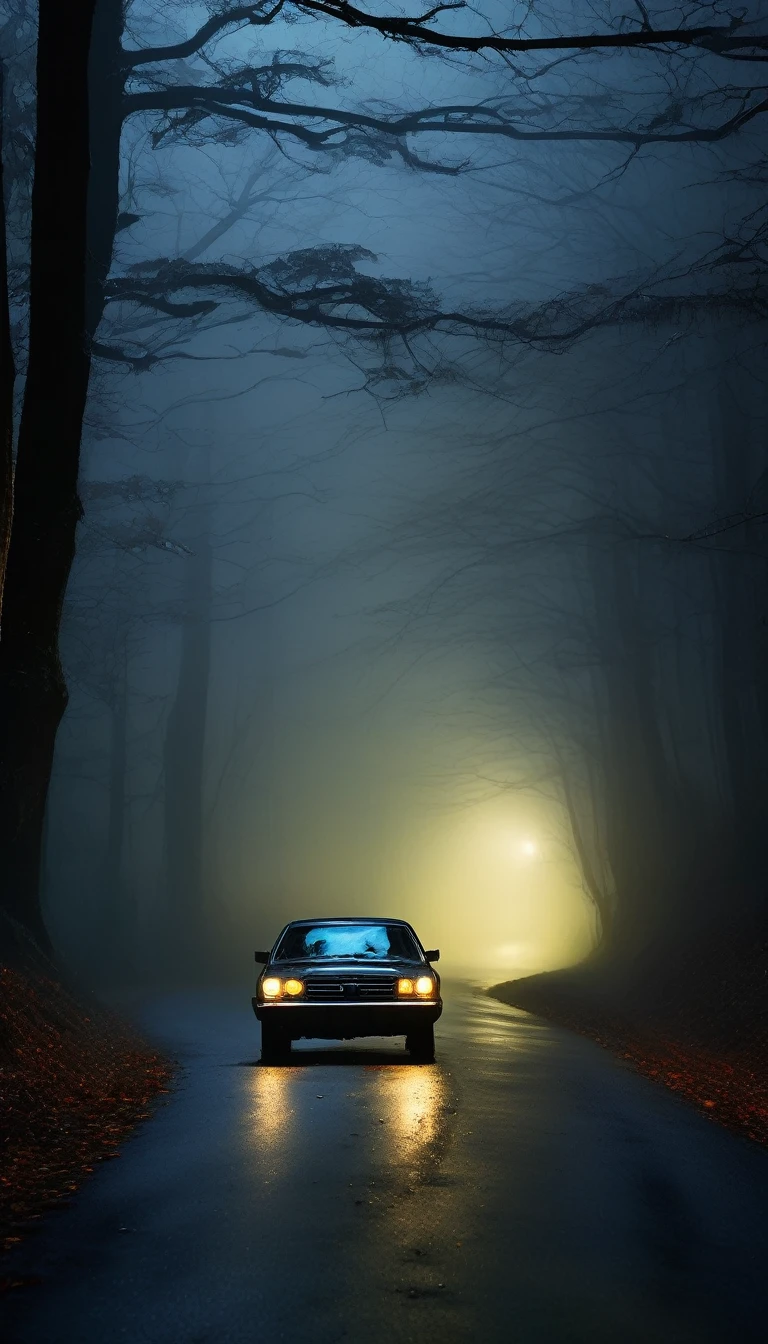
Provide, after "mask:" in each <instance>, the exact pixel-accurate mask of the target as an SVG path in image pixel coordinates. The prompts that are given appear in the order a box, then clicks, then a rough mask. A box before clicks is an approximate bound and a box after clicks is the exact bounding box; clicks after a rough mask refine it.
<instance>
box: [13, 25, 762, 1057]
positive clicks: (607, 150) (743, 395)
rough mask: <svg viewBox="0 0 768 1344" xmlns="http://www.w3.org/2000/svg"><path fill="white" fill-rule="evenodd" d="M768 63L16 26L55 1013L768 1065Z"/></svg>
mask: <svg viewBox="0 0 768 1344" xmlns="http://www.w3.org/2000/svg"><path fill="white" fill-rule="evenodd" d="M766 18H767V15H766V9H765V6H764V5H763V4H762V3H761V2H760V0H757V2H756V3H749V4H747V5H745V6H740V7H733V6H730V5H728V4H727V3H725V0H693V3H691V4H688V5H678V4H677V3H675V2H674V0H659V3H658V4H646V3H643V0H597V3H594V4H589V5H586V4H582V3H580V0H545V3H544V4H543V5H540V6H537V7H536V8H534V7H532V6H529V5H526V4H520V5H509V4H506V3H503V0H481V2H480V3H479V4H473V5H469V4H467V3H464V0H456V2H454V3H442V4H436V5H434V6H431V7H429V6H427V7H426V8H424V9H423V10H420V9H419V7H418V6H416V7H413V6H411V4H410V3H408V2H407V0H404V2H403V3H400V2H399V0H398V3H390V2H389V0H373V3H371V4H367V3H364V0H361V3H360V4H359V5H355V4H348V3H346V0H257V3H255V4H232V3H227V2H226V0H198V2H196V3H188V2H187V0H164V3H163V4H159V3H155V2H154V0H70V3H67V4H62V3H60V0H37V3H35V0H0V72H1V76H2V107H3V117H2V146H1V149H2V156H1V171H2V193H0V201H1V202H2V213H0V242H2V246H0V370H1V371H0V393H1V399H0V417H1V418H2V443H3V455H2V485H1V486H0V522H1V525H2V542H1V543H0V585H1V586H0V593H1V595H2V624H1V627H0V864H1V865H2V884H1V887H0V901H1V902H2V904H1V906H0V961H1V962H2V965H3V967H5V968H7V970H8V973H9V974H11V973H13V974H16V973H19V974H21V975H43V976H45V977H48V978H51V977H52V978H53V979H54V980H61V981H62V982H66V983H67V984H72V985H74V984H83V985H87V986H90V987H92V988H95V989H96V990H97V991H101V990H103V989H105V987H107V986H111V987H114V986H120V987H123V988H127V987H131V986H134V987H135V986H151V985H155V986H156V985H160V984H162V985H169V984H173V985H195V984H220V983H231V982H233V981H239V980H242V979H244V978H245V977H247V976H248V975H249V974H250V972H251V968H252V963H251V961H250V957H251V952H250V948H251V945H258V946H260V945H262V944H263V943H264V942H265V940H268V939H269V938H273V937H274V936H275V934H276V933H277V932H278V930H279V928H280V927H281V926H282V925H283V924H284V923H285V921H286V920H288V919H293V918H298V917H302V916H304V915H311V916H313V917H314V915H315V914H317V913H321V914H335V913H343V914H356V915H367V914H368V913H370V911H371V910H372V909H383V908H384V907H387V909H390V910H392V911H393V913H395V914H400V913H401V912H405V916H404V917H407V918H409V919H410V918H411V915H410V914H409V913H408V912H409V911H413V912H415V914H414V918H416V917H418V919H419V921H420V922H421V924H422V925H426V924H428V925H430V926H431V928H432V929H433V932H431V933H429V934H428V935H425V936H428V941H430V942H431V941H434V942H435V943H438V942H439V943H441V944H442V946H443V947H444V948H445V949H446V952H447V955H448V957H449V958H450V959H452V963H453V965H454V966H455V967H456V968H457V969H460V970H461V971H462V972H464V971H467V972H468V973H470V974H472V975H474V976H475V977H476V978H478V979H481V980H483V982H484V983H485V984H486V985H487V984H490V983H493V982H502V984H501V986H500V988H499V989H498V992H499V994H500V996H501V997H502V998H505V999H506V1001H507V1002H510V1003H515V1004H520V1005H522V1006H524V1007H526V1006H527V1007H533V1008H535V1009H536V1011H539V1012H541V1013H542V1014H543V1015H544V1016H551V1017H554V1018H555V1019H556V1020H561V1021H566V1022H568V1023H571V1024H575V1025H576V1026H577V1027H578V1028H579V1029H584V1030H587V1031H588V1032H592V1033H593V1034H595V1033H599V1032H603V1033H605V1032H607V1031H608V1032H609V1031H610V1030H616V1031H617V1032H618V1036H617V1040H618V1042H619V1045H618V1047H617V1048H621V1042H622V1041H624V1040H625V1039H629V1038H630V1037H632V1038H634V1036H636V1035H637V1033H638V1032H643V1031H652V1030H653V1031H658V1032H661V1033H664V1034H665V1037H666V1038H667V1039H670V1040H673V1041H674V1042H676V1043H678V1044H679V1043H680V1042H688V1043H690V1045H691V1047H692V1048H696V1049H706V1050H708V1051H714V1052H715V1053H717V1052H720V1053H721V1054H722V1052H723V1051H730V1052H732V1053H733V1052H735V1053H736V1055H738V1057H739V1058H740V1059H742V1060H743V1061H746V1064H745V1067H747V1066H748V1068H749V1070H752V1071H754V1070H755V1069H756V1068H757V1067H758V1064H757V1063H756V1061H758V1060H760V1061H762V1062H763V1063H764V1054H765V1050H766V1047H767V1046H768V1005H767V1004H766V977H767V976H768V914H767V912H766V902H765V870H766V865H767V864H768V829H767V828H766V823H765V804H766V792H767V789H768V779H767V777H766V760H768V626H767V624H766V583H767V580H768V572H767V571H768V528H767V524H768V438H767V437H766V425H767V424H768V383H767V381H766V361H765V346H766V332H767V330H768V328H767V326H766V321H767V319H768V289H767V288H766V261H767V260H768V204H767V202H768V196H767V195H766V192H767V189H768V140H767V139H766V119H767V118H768V88H767V87H766V78H765V71H766V60H768V25H767V23H766ZM529 836H533V839H528V838H527V837H529ZM526 846H527V848H526ZM526 855H527V856H528V858H526V857H525V856H526ZM529 859H530V862H529ZM534 868H535V869H536V871H535V873H534V872H533V869H534ZM244 948H245V949H247V950H246V951H244ZM616 1023H619V1024H620V1027H621V1029H619V1028H618V1027H616ZM621 1024H623V1025H621ZM622 1032H623V1033H624V1034H623V1035H622ZM633 1034H634V1036H633ZM153 1067H154V1066H153ZM158 1076H159V1075H158Z"/></svg>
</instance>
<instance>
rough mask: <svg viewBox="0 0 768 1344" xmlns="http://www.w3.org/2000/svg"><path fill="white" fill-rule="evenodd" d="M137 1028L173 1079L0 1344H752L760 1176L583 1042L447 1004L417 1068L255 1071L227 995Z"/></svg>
mask: <svg viewBox="0 0 768 1344" xmlns="http://www.w3.org/2000/svg"><path fill="white" fill-rule="evenodd" d="M143 1017H144V1023H145V1027H146V1028H147V1029H148V1030H149V1031H151V1033H152V1035H153V1036H154V1038H155V1039H156V1040H159V1041H160V1042H162V1043H163V1044H164V1045H165V1046H166V1047H167V1048H169V1049H171V1050H173V1051H174V1052H175V1054H176V1055H177V1057H178V1058H179V1059H180V1060H181V1061H182V1063H183V1066H184V1073H183V1074H182V1076H181V1079H180V1082H179V1084H178V1086H177V1089H176V1091H175V1092H174V1095H173V1096H172V1097H171V1099H170V1100H169V1102H168V1104H167V1105H166V1106H163V1107H162V1108H161V1109H160V1110H159V1111H158V1113H157V1114H156V1116H155V1118H154V1119H152V1120H151V1121H149V1122H148V1123H147V1124H146V1125H144V1126H143V1128H142V1129H141V1130H140V1131H139V1132H138V1133H137V1135H136V1136H135V1137H134V1138H132V1139H131V1140H129V1141H128V1142H127V1143H126V1144H125V1145H124V1148H123V1155H122V1157H121V1158H120V1159H119V1160H118V1161H115V1162H111V1163H107V1164H105V1165H104V1166H103V1167H102V1168H100V1170H99V1171H98V1173H97V1174H96V1176H95V1177H94V1178H93V1179H92V1180H91V1181H90V1183H89V1184H88V1185H87V1186H86V1187H85V1188H84V1189H83V1190H82V1191H81V1192H80V1194H79V1195H78V1196H77V1198H76V1199H75V1200H74V1201H73V1203H72V1204H71V1206H70V1207H68V1208H67V1209H65V1210H63V1211H61V1212H59V1213H56V1214H54V1215H53V1216H52V1217H51V1218H50V1219H49V1220H48V1222H47V1224H46V1226H45V1227H44V1228H43V1229H42V1230H41V1232H40V1233H39V1234H37V1235H36V1236H35V1237H32V1238H30V1239H29V1240H28V1241H27V1242H26V1243H25V1244H24V1245H23V1246H22V1247H20V1248H19V1249H18V1251H17V1252H16V1254H15V1256H14V1257H13V1263H12V1266H11V1267H12V1269H13V1270H14V1271H16V1272H18V1273H23V1274H38V1275H40V1276H41V1277H42V1282H41V1283H40V1284H39V1285H38V1286H35V1287H27V1288H24V1289H21V1290H17V1291H16V1292H15V1293H14V1294H12V1295H11V1296H10V1297H9V1298H7V1299H6V1302H5V1306H4V1310H5V1313H6V1316H7V1322H6V1326H5V1333H4V1339H5V1340H6V1341H7V1344H60V1342H61V1344H114V1341H130V1344H271V1342H272V1341H276V1340H285V1341H295V1340H305V1339H311V1341H312V1344H336V1341H345V1344H401V1341H402V1342H403V1344H404V1342H405V1341H414V1344H422V1341H428V1340H435V1341H441V1340H442V1341H447V1342H448V1344H456V1342H460V1344H464V1341H466V1342H467V1344H469V1341H478V1340H483V1341H491V1342H492V1344H495V1341H499V1342H500V1344H501V1342H502V1341H503V1342H504V1344H507V1342H508V1341H509V1342H510V1344H650V1342H651V1341H653V1344H670V1342H671V1341H674V1342H675V1344H694V1342H695V1344H707V1342H708V1341H711V1342H714V1341H718V1342H720V1341H722V1342H723V1344H725V1341H728V1344H730V1342H731V1341H734V1344H735V1342H736V1341H738V1342H739V1344H744V1342H745V1341H752V1340H754V1341H757V1340H758V1339H759V1340H761V1341H762V1340H763V1339H764V1338H765V1320H766V1318H767V1316H768V1274H767V1273H766V1267H767V1266H768V1255H767V1254H766V1252H768V1232H767V1231H766V1224H767V1223H768V1216H767V1215H768V1154H766V1152H765V1151H763V1150H762V1149H760V1148H758V1147H757V1146H755V1145H751V1144H750V1143H749V1142H748V1141H746V1140H741V1139H739V1138H736V1137H734V1136H733V1135H730V1134H728V1133H726V1132H724V1131H722V1130H720V1129H718V1128H717V1126H716V1125H714V1124H712V1123H710V1122H708V1121H707V1120H706V1119H705V1118H703V1117H701V1116H700V1115H698V1114H697V1113H696V1112H694V1111H692V1110H689V1109H687V1108H686V1107H685V1105H684V1104H683V1103H682V1102H680V1101H678V1100H677V1099H676V1098H674V1097H673V1096H671V1095H670V1094H669V1093H666V1092H665V1091H664V1090H663V1089H661V1088H656V1087H655V1086H654V1085H653V1084H652V1083H650V1082H648V1081H647V1080H645V1079H643V1078H639V1077H637V1076H636V1075H634V1074H633V1073H631V1072H630V1070H629V1069H628V1068H626V1067H625V1066H624V1065H622V1064H621V1063H619V1062H617V1061H615V1060H614V1059H612V1058H611V1057H610V1056H609V1055H608V1054H607V1053H606V1052H604V1051H602V1050H601V1049H600V1048H599V1047H598V1046H595V1045H593V1044H591V1043H590V1042H588V1041H585V1040H582V1039H580V1038H578V1037H576V1036H572V1035H570V1034H569V1033H567V1032H565V1031H561V1030H559V1029H557V1028H554V1027H551V1026H549V1025H547V1024H545V1023H543V1022H541V1021H538V1020H536V1019H535V1018H532V1017H530V1016H528V1015H526V1014H525V1013H522V1012H518V1011H516V1010H515V1009H512V1008H507V1007H505V1006H504V1005H502V1004H499V1003H496V1002H495V1001H493V1000H491V999H488V998H486V997H484V996H481V995H479V994H477V993H473V992H472V991H471V990H470V988H469V987H468V986H450V985H449V986H448V988H447V1007H446V1012H445V1014H444V1016H443V1018H442V1019H441V1021H440V1023H439V1024H438V1062H437V1063H436V1064H435V1065H430V1066H424V1065H420V1066H419V1065H412V1064H410V1063H409V1062H408V1057H407V1056H406V1055H405V1053H404V1052H403V1051H402V1049H401V1047H400V1044H399V1042H398V1043H397V1044H396V1046H395V1048H393V1044H392V1043H391V1042H387V1041H383V1040H382V1041H374V1042H370V1048H366V1049H365V1050H361V1049H359V1048H357V1046H356V1044H355V1043H349V1044H346V1045H338V1046H337V1045H335V1044H333V1043H327V1042H322V1043H320V1042H318V1043H315V1044H314V1045H313V1044H312V1043H310V1042H301V1043H299V1044H298V1045H296V1046H294V1054H295V1061H294V1062H293V1063H292V1064H291V1065H290V1066H287V1067H282V1066H280V1067H275V1066H273V1067H264V1066H261V1065H260V1064H259V1063H258V1057H259V1035H258V1024H257V1023H256V1022H255V1020H254V1018H253V1015H252V1013H251V1008H250V1002H249V999H248V996H247V993H244V994H242V995H234V994H232V993H227V994H196V995H193V994H188V995H175V996H168V997H165V998H163V999H159V1000H156V1001H154V1002H153V1003H150V1004H148V1005H145V1006H144V1009H143Z"/></svg>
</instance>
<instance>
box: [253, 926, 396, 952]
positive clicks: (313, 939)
mask: <svg viewBox="0 0 768 1344" xmlns="http://www.w3.org/2000/svg"><path fill="white" fill-rule="evenodd" d="M306 957H312V958H313V959H314V958H317V959H318V960H322V961H338V960H340V959H342V958H343V959H344V960H345V961H348V960H350V959H351V960H352V961H381V960H383V959H384V958H386V957H404V958H407V959H408V960H409V961H414V960H419V961H420V960H421V957H420V953H419V950H418V947H417V946H416V943H415V941H414V937H413V934H412V933H411V932H410V931H409V930H408V929H406V928H403V925H402V924H314V925H308V924H304V925H301V926H299V927H296V926H294V927H293V928H289V929H286V931H285V935H284V937H283V938H282V940H281V942H280V945H279V947H278V948H277V949H276V951H275V960H276V961H293V960H303V959H304V958H306Z"/></svg>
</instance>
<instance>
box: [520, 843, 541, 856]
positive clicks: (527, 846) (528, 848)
mask: <svg viewBox="0 0 768 1344" xmlns="http://www.w3.org/2000/svg"><path fill="white" fill-rule="evenodd" d="M520 852H521V854H524V855H525V857H526V858H527V859H535V858H536V855H537V854H538V852H539V846H538V845H537V844H536V841H535V840H523V842H522V844H521V846H520Z"/></svg>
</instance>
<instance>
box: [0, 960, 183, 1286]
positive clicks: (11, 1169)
mask: <svg viewBox="0 0 768 1344" xmlns="http://www.w3.org/2000/svg"><path fill="white" fill-rule="evenodd" d="M0 1002H2V1013H1V1014H0V1019H1V1020H2V1023H3V1027H2V1033H0V1092H1V1093H2V1098H3V1139H4V1143H3V1149H2V1153H3V1159H2V1161H3V1169H2V1175H0V1245H2V1246H5V1247H6V1248H8V1247H10V1246H13V1245H15V1244H16V1242H17V1241H18V1239H19V1237H21V1236H23V1234H24V1231H25V1230H26V1228H27V1225H28V1224H29V1223H30V1221H31V1220H34V1219H35V1218H37V1217H39V1215H40V1212H41V1211H42V1210H45V1209H49V1208H52V1207H55V1206H56V1205H57V1203H59V1202H60V1201H62V1200H64V1199H66V1198H67V1197H68V1196H70V1195H71V1194H72V1193H74V1191H76V1190H77V1189H78V1187H79V1185H80V1184H81V1183H82V1181H83V1180H84V1179H85V1178H86V1177H87V1175H88V1174H89V1173H90V1172H92V1171H93V1169H94V1166H95V1165H96V1164H97V1163H99V1162H102V1161H106V1160H108V1159H109V1158H113V1157H116V1156H118V1152H119V1149H118V1145H119V1144H120V1142H121V1141H122V1140H123V1139H124V1138H125V1136H126V1135H127V1134H128V1133H129V1132H130V1130H131V1129H132V1128H133V1127H134V1126H135V1125H136V1124H137V1123H138V1121H139V1120H142V1119H145V1118H146V1117H147V1115H148V1114H149V1111H148V1110H147V1107H148V1105H149V1104H150V1102H151V1101H152V1099H153V1098H154V1097H155V1096H156V1095H157V1094H158V1093H159V1092H161V1091H162V1092H164V1093H167V1092H168V1090H169V1089H168V1083H169V1080H170V1077H171V1068H170V1066H169V1065H168V1063H167V1062H166V1061H165V1060H163V1059H161V1058H160V1056H158V1055H156V1054H154V1053H152V1052H151V1051H149V1050H148V1049H147V1048H146V1047H144V1045H143V1043H142V1042H140V1041H138V1040H137V1039H136V1038H135V1037H134V1036H133V1035H132V1034H131V1032H130V1031H129V1029H128V1028H127V1027H126V1026H125V1024H123V1023H121V1022H119V1021H118V1020H117V1019H115V1018H113V1017H112V1016H111V1015H110V1014H109V1013H107V1011H106V1010H105V1011H104V1012H103V1013H102V1014H94V1013H93V1010H92V1009H91V1010H90V1011H89V1013H88V1015H86V1014H85V1013H84V1012H83V1010H82V1007H81V1005H80V1004H78V1003H77V1001H76V1000H75V999H73V998H72V996H71V995H70V994H69V993H68V992H67V991H66V990H65V989H64V988H63V987H62V986H60V985H57V984H56V983H55V982H54V981H52V980H49V979H45V980H40V979H38V980H37V981H36V982H35V984H34V985H33V984H32V983H31V982H30V980H29V979H28V978H26V977H24V976H22V975H20V974H19V973H18V972H15V971H11V970H10V969H9V968H8V967H0ZM5 1284H6V1286H7V1287H12V1286H15V1281H11V1280H6V1281H5Z"/></svg>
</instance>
